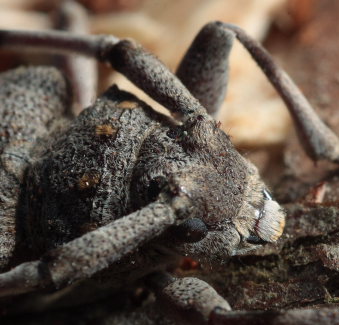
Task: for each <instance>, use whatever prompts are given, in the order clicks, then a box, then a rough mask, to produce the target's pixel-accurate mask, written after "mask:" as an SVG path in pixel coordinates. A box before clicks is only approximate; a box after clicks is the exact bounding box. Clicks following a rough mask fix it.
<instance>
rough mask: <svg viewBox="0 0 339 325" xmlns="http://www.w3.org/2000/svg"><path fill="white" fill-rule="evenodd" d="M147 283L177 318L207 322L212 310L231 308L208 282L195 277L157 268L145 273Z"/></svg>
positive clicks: (193, 321) (190, 322)
mask: <svg viewBox="0 0 339 325" xmlns="http://www.w3.org/2000/svg"><path fill="white" fill-rule="evenodd" d="M146 284H147V285H148V286H149V287H150V288H151V289H152V290H153V291H154V292H155V294H156V296H157V299H158V300H159V302H161V305H162V306H166V308H167V309H168V310H166V311H167V312H169V313H170V314H171V315H172V316H173V315H174V318H175V317H177V318H179V319H177V321H180V322H182V321H184V322H185V323H188V324H207V322H208V321H209V319H210V315H211V313H212V312H213V311H214V310H216V309H218V310H223V311H230V310H231V307H230V305H229V304H228V302H227V301H226V300H225V299H224V298H222V297H221V296H220V295H219V294H218V293H217V292H216V291H215V290H214V289H213V288H212V287H211V286H210V285H209V284H208V283H206V282H205V281H202V280H200V279H197V278H192V277H185V278H174V277H172V276H171V275H169V274H168V273H164V272H157V273H153V274H151V275H149V276H147V277H146Z"/></svg>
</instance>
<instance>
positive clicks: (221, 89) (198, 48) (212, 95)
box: [176, 23, 234, 117]
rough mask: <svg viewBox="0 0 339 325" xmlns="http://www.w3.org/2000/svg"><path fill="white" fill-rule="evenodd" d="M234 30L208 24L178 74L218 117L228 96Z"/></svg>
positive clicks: (189, 51) (192, 46) (183, 60)
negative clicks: (229, 63)
mask: <svg viewBox="0 0 339 325" xmlns="http://www.w3.org/2000/svg"><path fill="white" fill-rule="evenodd" d="M233 39H234V33H233V32H232V31H230V30H227V29H224V28H219V27H218V25H216V24H215V23H209V24H207V25H205V26H204V27H203V28H202V29H201V31H200V32H199V34H198V35H197V36H196V38H195V39H194V41H193V43H192V44H191V46H190V48H189V49H188V51H187V53H186V54H185V56H184V57H183V59H182V61H181V63H180V65H179V67H178V69H177V72H176V74H177V76H178V78H179V79H180V80H181V81H182V83H183V84H184V85H185V86H186V87H187V88H188V90H189V91H190V92H191V93H192V94H193V96H195V97H196V98H197V99H198V100H199V101H200V103H201V104H202V105H203V106H204V107H205V108H206V109H207V111H208V113H210V114H211V115H212V116H213V117H215V116H216V115H217V114H218V112H219V110H220V107H221V105H222V103H223V101H224V99H225V95H226V88H227V82H228V71H229V68H228V57H229V53H230V51H231V47H232V44H233Z"/></svg>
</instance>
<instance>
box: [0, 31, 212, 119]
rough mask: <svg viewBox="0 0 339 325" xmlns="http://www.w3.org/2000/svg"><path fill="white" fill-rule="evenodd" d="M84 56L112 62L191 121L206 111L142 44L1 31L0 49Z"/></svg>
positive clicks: (174, 111) (150, 93)
mask: <svg viewBox="0 0 339 325" xmlns="http://www.w3.org/2000/svg"><path fill="white" fill-rule="evenodd" d="M18 47H20V50H35V51H41V52H53V53H54V54H56V53H58V54H71V53H73V54H74V53H75V54H80V55H84V56H88V57H94V58H96V59H98V60H99V61H103V62H109V63H110V64H111V65H112V67H113V68H114V69H116V70H117V71H118V72H120V73H122V74H123V75H124V76H125V77H126V78H127V79H129V80H130V81H131V82H133V83H134V84H135V85H136V86H138V87H139V88H140V89H142V90H143V91H144V92H145V93H147V94H148V95H149V96H150V97H152V98H153V99H154V100H156V101H157V102H159V103H160V104H162V105H164V106H165V107H166V108H168V109H169V110H170V111H171V112H172V113H174V114H176V115H178V116H180V117H183V119H188V118H190V117H192V116H197V115H206V109H205V108H204V107H203V106H202V105H201V104H200V102H199V101H198V100H197V99H196V98H195V97H194V96H192V94H191V93H190V92H189V91H188V89H187V88H186V87H185V86H184V85H183V84H182V82H181V81H180V80H179V79H178V78H177V77H176V76H175V75H174V74H173V73H171V72H170V71H169V70H168V68H167V67H166V66H165V65H164V64H163V63H161V62H160V61H159V60H158V59H157V58H156V57H155V56H153V55H152V54H150V53H148V52H147V51H146V50H145V49H144V48H143V47H142V46H141V45H139V44H137V43H135V42H133V41H130V40H122V41H120V40H119V39H118V38H116V37H114V36H107V35H106V36H94V35H88V36H85V35H69V34H68V33H66V32H60V31H58V32H57V31H19V30H15V31H13V30H0V48H8V49H13V48H18Z"/></svg>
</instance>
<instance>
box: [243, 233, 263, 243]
mask: <svg viewBox="0 0 339 325" xmlns="http://www.w3.org/2000/svg"><path fill="white" fill-rule="evenodd" d="M246 241H247V242H248V243H250V244H254V245H265V244H267V241H265V240H263V239H261V238H260V237H258V236H256V235H254V234H250V235H249V236H248V237H247V238H246Z"/></svg>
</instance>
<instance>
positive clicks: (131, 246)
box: [0, 197, 187, 297]
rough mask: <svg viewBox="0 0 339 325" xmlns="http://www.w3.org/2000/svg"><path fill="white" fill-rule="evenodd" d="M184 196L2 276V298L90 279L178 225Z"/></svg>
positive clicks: (154, 204)
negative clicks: (171, 226) (179, 211)
mask: <svg viewBox="0 0 339 325" xmlns="http://www.w3.org/2000/svg"><path fill="white" fill-rule="evenodd" d="M186 204H187V203H186V200H185V199H184V198H183V197H180V198H177V199H174V200H173V201H172V203H171V204H168V203H163V202H162V201H156V202H153V203H151V204H149V205H148V206H146V207H144V208H142V209H141V210H138V211H136V212H134V213H132V214H130V215H128V216H125V217H123V218H121V219H118V220H115V221H113V222H111V223H109V224H107V225H105V226H103V227H100V228H98V229H96V230H94V231H91V232H89V233H87V234H85V235H83V236H81V237H79V238H76V239H74V240H73V241H71V242H68V243H66V244H64V245H63V246H60V247H57V248H56V249H54V250H52V251H50V252H47V253H46V254H45V255H44V256H43V257H42V258H41V260H39V261H33V262H27V263H23V264H20V265H18V266H16V267H15V268H13V269H12V270H10V271H8V272H6V273H3V274H0V297H4V296H12V295H18V294H21V293H26V292H31V291H36V290H39V289H42V288H45V287H55V288H60V287H62V286H65V285H68V284H71V283H73V282H74V281H77V280H81V279H85V278H89V277H90V276H91V275H93V274H94V273H96V272H98V271H100V270H102V269H104V268H106V267H108V266H109V265H111V264H112V263H114V262H115V261H117V260H119V259H120V258H121V257H123V256H125V255H127V254H128V253H131V252H132V251H134V250H135V249H136V248H138V247H139V246H140V245H141V244H143V243H145V242H146V241H149V240H150V239H152V238H154V237H156V236H157V235H159V234H161V233H162V232H163V231H164V230H165V229H166V228H167V227H169V226H170V225H173V224H175V222H176V221H177V219H178V217H177V214H176V210H177V209H179V210H181V209H185V206H186Z"/></svg>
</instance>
